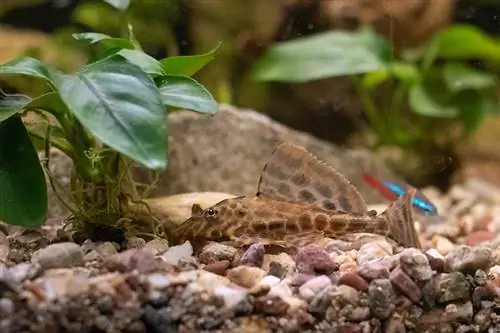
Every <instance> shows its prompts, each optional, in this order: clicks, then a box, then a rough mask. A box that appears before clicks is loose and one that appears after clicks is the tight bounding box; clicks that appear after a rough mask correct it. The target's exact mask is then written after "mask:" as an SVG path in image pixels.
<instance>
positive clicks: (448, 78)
mask: <svg viewBox="0 0 500 333" xmlns="http://www.w3.org/2000/svg"><path fill="white" fill-rule="evenodd" d="M443 78H444V80H445V82H446V84H447V86H448V88H449V89H450V90H451V91H453V92H458V91H462V90H467V89H483V88H490V87H493V86H495V83H496V81H495V77H494V76H493V75H491V74H488V73H485V72H482V71H479V70H477V69H474V68H472V67H471V66H467V65H465V64H461V63H456V62H451V63H447V64H445V66H444V68H443Z"/></svg>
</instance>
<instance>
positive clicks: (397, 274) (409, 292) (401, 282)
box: [389, 266, 422, 303]
mask: <svg viewBox="0 0 500 333" xmlns="http://www.w3.org/2000/svg"><path fill="white" fill-rule="evenodd" d="M389 280H390V281H391V283H392V284H393V285H394V287H395V288H396V289H397V290H398V291H399V292H401V293H402V294H403V295H405V296H406V297H408V298H409V299H410V300H411V301H412V302H413V303H417V302H418V301H420V298H422V293H421V291H420V288H419V287H418V286H417V284H416V283H415V282H414V281H413V280H412V279H411V278H410V277H409V276H408V275H407V274H406V273H405V272H403V270H402V269H401V266H398V267H396V268H395V269H394V270H393V271H392V272H391V274H390V276H389Z"/></svg>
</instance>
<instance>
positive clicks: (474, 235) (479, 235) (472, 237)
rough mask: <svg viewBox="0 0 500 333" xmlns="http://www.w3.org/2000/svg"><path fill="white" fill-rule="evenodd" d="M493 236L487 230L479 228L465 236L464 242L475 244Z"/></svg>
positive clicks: (486, 240) (470, 244) (491, 238)
mask: <svg viewBox="0 0 500 333" xmlns="http://www.w3.org/2000/svg"><path fill="white" fill-rule="evenodd" d="M494 238H495V234H494V233H492V232H491V231H487V230H479V231H474V232H471V233H470V234H468V235H467V237H466V238H465V244H467V245H469V246H475V245H477V244H479V243H482V242H488V241H491V240H493V239H494Z"/></svg>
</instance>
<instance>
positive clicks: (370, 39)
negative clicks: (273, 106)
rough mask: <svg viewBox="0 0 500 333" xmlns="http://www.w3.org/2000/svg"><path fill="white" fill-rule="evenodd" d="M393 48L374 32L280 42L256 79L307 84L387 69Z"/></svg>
mask: <svg viewBox="0 0 500 333" xmlns="http://www.w3.org/2000/svg"><path fill="white" fill-rule="evenodd" d="M389 51H390V49H389V45H388V43H387V42H386V41H384V40H383V39H381V38H380V37H378V36H377V35H376V34H375V33H374V32H373V31H370V30H361V31H359V32H342V31H331V32H325V33H319V34H316V35H313V36H310V37H305V38H298V39H294V40H291V41H286V42H282V43H277V44H275V45H274V46H272V47H271V48H270V49H269V51H268V52H267V53H266V54H265V55H264V56H263V57H262V58H260V59H259V60H258V61H257V62H256V64H255V66H254V68H253V69H252V76H253V78H254V79H256V80H260V81H282V82H296V83H300V82H307V81H312V80H318V79H324V78H327V77H332V76H344V75H356V74H362V73H369V72H374V71H383V70H386V69H387V66H388V62H389V54H390V52H389Z"/></svg>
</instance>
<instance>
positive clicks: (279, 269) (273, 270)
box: [267, 261, 286, 279]
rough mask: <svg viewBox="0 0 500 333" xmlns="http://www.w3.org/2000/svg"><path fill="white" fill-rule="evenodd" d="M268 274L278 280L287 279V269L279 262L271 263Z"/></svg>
mask: <svg viewBox="0 0 500 333" xmlns="http://www.w3.org/2000/svg"><path fill="white" fill-rule="evenodd" d="M267 274H269V275H273V276H276V277H277V278H280V279H283V278H284V277H285V274H286V269H285V267H283V265H282V264H280V263H279V262H277V261H271V263H270V264H269V271H268V273H267Z"/></svg>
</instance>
